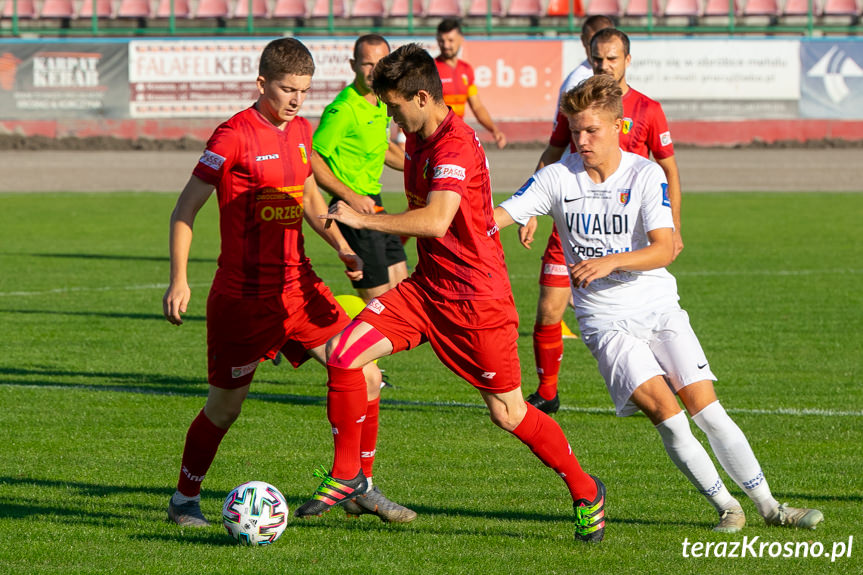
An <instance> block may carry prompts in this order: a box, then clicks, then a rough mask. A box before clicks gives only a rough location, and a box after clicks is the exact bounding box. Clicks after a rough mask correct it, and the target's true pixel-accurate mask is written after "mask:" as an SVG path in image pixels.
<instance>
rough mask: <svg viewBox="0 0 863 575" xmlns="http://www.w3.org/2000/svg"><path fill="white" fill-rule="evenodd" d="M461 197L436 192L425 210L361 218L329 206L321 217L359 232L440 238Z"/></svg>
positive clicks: (339, 204) (340, 204)
mask: <svg viewBox="0 0 863 575" xmlns="http://www.w3.org/2000/svg"><path fill="white" fill-rule="evenodd" d="M460 203H461V196H460V195H459V194H458V193H456V192H453V191H450V190H435V191H433V192H431V193H430V194H429V195H428V200H427V203H426V205H425V206H423V207H421V208H417V209H414V210H408V211H406V212H402V213H400V214H385V213H381V214H374V215H369V214H361V213H359V212H357V211H356V210H353V209H351V207H350V206H348V205H347V204H346V203H344V202H336V203H335V204H333V205H332V206H330V211H329V214H327V215H326V216H323V217H325V218H327V219H329V220H336V221H339V222H341V223H343V224H345V225H346V226H350V227H352V228H356V229H359V230H374V231H378V232H384V233H387V234H393V235H397V236H411V237H417V238H442V237H443V236H445V235H446V233H447V230H449V226H450V224H451V223H452V220H453V218H454V217H455V214H456V212H457V211H458V207H459V205H460Z"/></svg>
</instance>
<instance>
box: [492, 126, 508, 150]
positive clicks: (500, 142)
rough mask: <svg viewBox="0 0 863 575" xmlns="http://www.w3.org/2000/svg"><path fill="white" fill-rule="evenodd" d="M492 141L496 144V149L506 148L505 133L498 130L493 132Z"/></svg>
mask: <svg viewBox="0 0 863 575" xmlns="http://www.w3.org/2000/svg"><path fill="white" fill-rule="evenodd" d="M494 143H495V144H497V149H498V150H502V149H504V148H506V134H504V133H503V132H501V131H500V130H498V131H497V132H495V133H494Z"/></svg>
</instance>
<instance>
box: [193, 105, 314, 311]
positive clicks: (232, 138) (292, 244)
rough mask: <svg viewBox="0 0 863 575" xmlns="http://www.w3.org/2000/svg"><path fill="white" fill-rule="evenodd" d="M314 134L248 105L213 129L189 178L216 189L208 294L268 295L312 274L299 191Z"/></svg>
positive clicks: (298, 122)
mask: <svg viewBox="0 0 863 575" xmlns="http://www.w3.org/2000/svg"><path fill="white" fill-rule="evenodd" d="M311 134H312V131H311V127H310V126H309V123H308V121H307V120H306V119H305V118H299V117H297V118H294V119H293V120H292V121H290V122H288V123H287V126H286V127H285V129H284V131H283V130H280V129H278V128H277V127H275V126H274V125H273V124H271V123H270V122H269V121H267V120H266V119H265V118H264V117H263V116H261V114H260V113H259V112H258V111H257V109H255V108H254V107H251V108H248V109H246V110H244V111H242V112H240V113H238V114H236V115H235V116H233V117H232V118H231V119H229V120H228V121H227V122H225V123H223V124H222V125H221V126H219V127H218V128H217V129H216V131H215V132H213V135H212V136H210V140H209V141H208V142H207V149H206V150H204V154H203V156H201V159H200V160H199V161H198V164H197V166H195V170H194V172H193V174H194V175H195V176H197V177H199V178H201V179H202V180H204V181H205V182H207V183H209V184H212V185H213V186H215V187H216V195H217V197H218V201H219V231H220V233H221V239H222V247H221V253H220V254H219V268H218V270H217V271H216V277H215V279H214V280H213V287H212V290H213V291H214V292H218V293H223V294H227V295H230V296H234V297H268V296H272V295H278V294H280V293H283V292H286V291H288V290H290V289H292V288H294V287H296V286H297V285H298V280H299V279H300V278H303V277H304V276H308V275H311V274H313V272H312V271H311V265H310V264H309V259H308V258H307V257H306V255H305V250H304V249H303V234H302V223H303V185H304V183H305V180H306V178H308V177H309V175H311V173H312V166H311V162H310V161H309V153H310V152H311V149H312V137H311Z"/></svg>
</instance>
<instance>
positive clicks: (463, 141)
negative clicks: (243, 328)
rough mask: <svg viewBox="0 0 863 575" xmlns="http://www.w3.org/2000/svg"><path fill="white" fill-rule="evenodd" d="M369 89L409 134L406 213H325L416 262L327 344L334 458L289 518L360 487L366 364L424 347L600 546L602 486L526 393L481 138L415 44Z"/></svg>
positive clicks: (578, 533)
mask: <svg viewBox="0 0 863 575" xmlns="http://www.w3.org/2000/svg"><path fill="white" fill-rule="evenodd" d="M372 85H373V87H374V90H375V92H376V93H377V94H378V97H380V99H381V100H382V101H383V102H384V103H386V105H387V108H388V110H389V112H390V114H391V115H392V117H393V119H394V120H395V121H396V123H398V125H399V126H400V127H401V128H402V129H403V130H404V131H405V133H406V134H407V135H408V136H407V142H406V152H405V193H406V195H407V199H408V211H406V212H404V213H401V214H364V213H359V212H357V211H355V210H353V209H352V208H351V207H350V206H348V204H346V203H344V202H337V203H336V204H334V205H332V206H331V207H330V214H329V217H330V218H332V219H334V220H337V221H340V222H342V223H343V224H346V225H349V226H351V227H355V228H358V229H374V230H378V231H382V232H387V233H391V234H399V235H410V236H416V237H417V258H418V263H417V266H416V269H415V271H414V273H413V274H412V275H411V276H410V277H409V278H407V279H406V280H404V281H402V282H401V283H400V284H398V285H397V286H396V287H394V288H392V289H391V290H389V291H388V292H386V293H384V294H383V295H381V296H379V297H377V298H375V299H373V300H372V301H371V302H369V304H368V305H367V306H366V308H365V310H363V311H362V312H361V313H360V314H359V315H358V316H357V317H356V318H355V319H354V321H353V322H351V324H350V325H349V326H348V327H347V328H346V329H345V330H344V331H343V332H342V333H341V334H339V335H338V336H336V337H334V338H333V339H332V340H331V341H330V342H329V343H328V344H327V355H328V358H329V359H328V361H327V370H328V374H329V382H328V386H329V392H328V394H327V415H328V416H329V419H330V423H331V425H332V428H333V441H334V444H335V457H334V461H333V467H332V470H331V471H330V473H329V474H327V475H326V476H324V478H323V482H322V483H321V485H320V487H318V490H317V491H316V492H315V494H314V496H313V498H312V499H310V500H309V501H307V502H306V503H304V504H303V505H302V506H300V507H299V508H298V509H297V510H296V512H295V515H297V516H298V517H306V516H311V515H321V514H322V513H323V512H325V511H327V510H329V509H330V508H331V507H332V506H334V505H339V504H343V503H344V502H345V501H347V500H348V499H350V498H351V497H356V495H355V494H356V493H357V492H362V490H363V488H364V485H365V483H366V479H365V477H364V475H363V470H362V468H361V466H360V444H359V440H360V432H361V428H360V426H359V424H357V421H358V420H359V419H360V418H361V417H362V414H363V410H364V409H365V406H364V404H365V393H366V392H365V387H364V386H365V384H364V381H363V375H362V368H363V366H364V365H368V364H369V362H371V361H373V360H375V359H377V358H379V357H383V356H385V355H389V354H392V353H396V352H398V351H402V350H405V349H411V348H413V347H416V346H418V345H420V344H422V343H425V342H429V343H430V344H431V346H432V348H433V349H434V351H435V353H436V354H437V356H438V357H439V358H440V359H441V361H442V362H443V363H444V365H446V366H447V367H448V368H449V369H450V370H452V371H453V372H454V373H455V374H457V375H458V376H460V377H462V378H463V379H465V380H466V381H467V382H468V383H470V384H471V385H473V386H474V387H475V388H477V390H478V391H479V393H480V394H481V395H482V397H483V400H484V401H485V403H486V405H487V406H488V408H489V412H490V415H491V419H492V421H493V422H494V423H495V424H497V425H498V426H499V427H501V428H502V429H504V430H506V431H509V432H510V433H512V434H513V435H515V436H516V437H517V438H518V439H520V440H521V441H522V442H524V443H525V444H526V445H527V446H528V447H530V449H531V451H533V453H534V454H535V455H536V456H537V457H538V458H539V459H540V460H541V461H542V462H543V463H545V464H546V465H547V466H549V467H551V468H552V469H554V470H555V471H556V472H557V473H558V474H559V475H560V477H561V478H563V480H564V482H565V483H566V485H567V487H568V488H569V491H570V494H571V496H572V499H573V506H574V509H575V513H576V528H575V537H576V538H577V539H580V540H585V541H594V542H598V541H600V540H601V539H602V536H603V533H604V528H605V516H604V503H605V488H604V486H603V485H602V483H601V482H600V481H599V480H598V479H596V478H594V477H592V476H591V475H588V474H587V473H585V472H584V471H583V470H582V469H581V466H580V465H579V463H578V460H577V459H576V458H575V456H574V455H573V453H572V450H571V448H570V446H569V443H568V442H567V439H566V436H565V435H564V433H563V431H562V430H561V429H560V426H558V425H557V423H556V422H555V421H554V420H553V419H551V418H550V417H548V416H547V415H546V414H544V413H542V412H541V411H539V410H538V409H536V408H534V407H533V406H531V405H529V404H527V403H525V401H524V399H523V397H522V395H521V382H520V378H521V370H520V366H519V362H518V345H517V340H518V330H517V327H518V314H517V312H516V309H515V304H514V302H513V297H512V291H511V288H510V284H509V276H508V274H507V269H506V264H505V263H504V255H503V250H502V249H501V245H500V238H499V236H498V233H497V226H496V224H495V222H494V218H493V210H492V198H491V185H490V179H489V173H488V167H487V161H486V157H485V153H484V151H483V149H482V146H481V145H480V143H479V140H478V138H477V137H476V133H475V132H474V131H473V129H471V128H470V127H469V126H468V125H467V124H465V123H464V121H462V120H461V118H459V117H458V116H456V114H455V113H454V112H453V111H452V110H450V109H449V108H448V107H447V106H446V104H445V103H444V101H443V95H442V89H441V83H440V81H439V79H438V76H437V74H435V73H434V61H433V60H432V58H431V56H429V55H428V53H427V52H426V51H425V50H423V49H422V47H420V46H419V45H417V44H408V45H406V46H403V47H401V48H399V49H398V50H396V51H395V52H393V53H392V54H390V55H389V56H387V57H385V58H383V59H382V60H381V61H380V62H379V63H378V65H377V67H376V68H375V73H374V79H373V84H372ZM361 499H362V496H359V497H356V500H357V501H360V500H361Z"/></svg>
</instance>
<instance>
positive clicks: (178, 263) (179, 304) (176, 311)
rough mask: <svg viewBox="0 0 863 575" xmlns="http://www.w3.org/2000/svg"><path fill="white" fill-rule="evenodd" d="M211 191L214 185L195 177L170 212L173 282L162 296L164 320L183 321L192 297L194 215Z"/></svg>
mask: <svg viewBox="0 0 863 575" xmlns="http://www.w3.org/2000/svg"><path fill="white" fill-rule="evenodd" d="M212 193H213V186H212V185H210V184H208V183H207V182H205V181H204V180H202V179H200V178H198V177H197V176H192V177H191V178H189V181H188V182H187V183H186V187H185V188H183V191H182V193H181V194H180V197H179V198H178V199H177V205H176V206H174V211H173V212H172V213H171V235H170V240H169V249H170V257H171V281H170V284H169V285H168V289H167V290H166V291H165V295H164V296H163V297H162V313H164V314H165V319H167V320H168V321H169V322H171V323H172V324H174V325H180V324H182V323H183V319H182V317H181V316H180V314H184V313H186V309H187V308H188V306H189V300H190V299H191V297H192V290H191V289H190V288H189V279H188V275H187V270H188V264H189V250H190V249H191V247H192V228H193V227H194V225H195V217H196V216H197V215H198V211H200V209H201V207H202V206H203V205H204V204H205V203H207V199H209V197H210V194H212Z"/></svg>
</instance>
